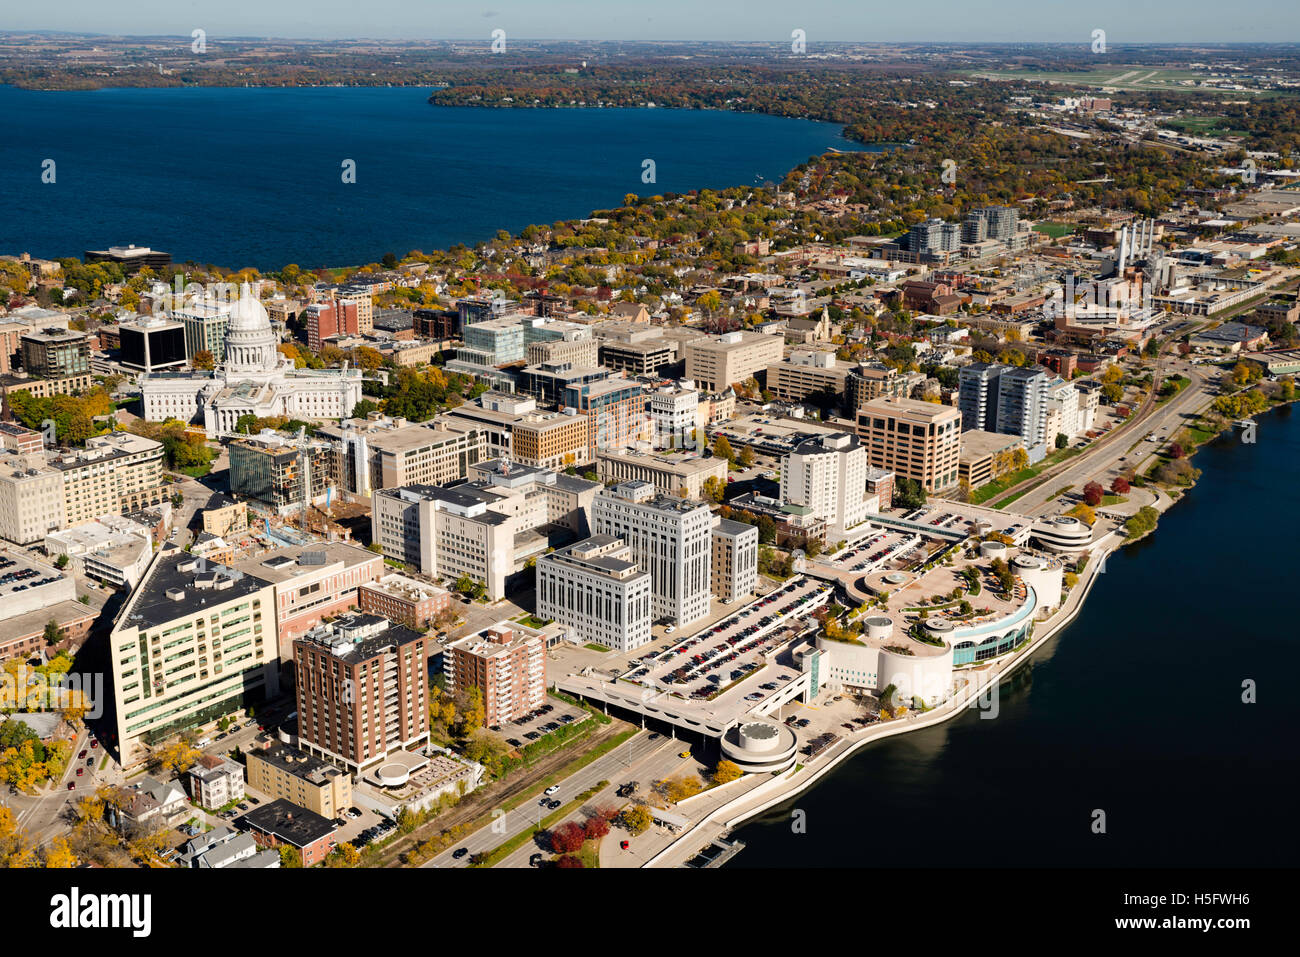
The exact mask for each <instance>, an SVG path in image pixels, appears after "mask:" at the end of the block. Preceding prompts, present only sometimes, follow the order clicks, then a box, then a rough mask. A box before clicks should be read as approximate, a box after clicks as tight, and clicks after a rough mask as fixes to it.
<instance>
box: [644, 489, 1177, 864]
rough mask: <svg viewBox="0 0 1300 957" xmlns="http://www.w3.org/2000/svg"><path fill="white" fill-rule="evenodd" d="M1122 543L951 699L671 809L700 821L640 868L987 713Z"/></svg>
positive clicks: (679, 857) (1115, 536)
mask: <svg viewBox="0 0 1300 957" xmlns="http://www.w3.org/2000/svg"><path fill="white" fill-rule="evenodd" d="M1164 503H1165V504H1164V507H1166V508H1167V507H1168V505H1170V504H1172V500H1170V499H1165V500H1164ZM1123 541H1124V539H1123V535H1122V532H1114V533H1112V534H1110V535H1108V536H1107V537H1106V538H1103V539H1101V540H1100V541H1099V542H1098V543H1097V544H1095V545H1094V546H1093V549H1092V551H1091V552H1090V555H1091V559H1090V560H1089V562H1088V566H1087V568H1085V569H1084V571H1083V573H1082V574H1081V575H1080V576H1079V581H1078V583H1077V584H1076V585H1075V587H1074V588H1073V589H1072V590H1071V591H1070V595H1069V597H1068V598H1067V599H1066V600H1065V602H1064V603H1063V604H1062V605H1061V607H1060V608H1059V609H1058V610H1057V611H1056V612H1055V613H1054V614H1053V615H1052V616H1051V617H1050V618H1047V619H1045V620H1043V621H1041V622H1039V623H1038V625H1037V627H1036V628H1035V631H1034V636H1033V638H1032V639H1030V642H1029V644H1028V645H1026V646H1025V647H1024V648H1022V649H1021V650H1020V651H1019V652H1018V653H1016V654H1015V655H1013V656H1010V657H1008V658H1004V659H1001V660H998V661H994V662H991V663H990V664H988V665H986V666H984V667H981V668H979V669H966V670H963V671H961V672H960V673H959V675H958V680H959V681H961V682H962V683H961V684H960V685H959V686H958V688H957V689H956V691H955V692H954V693H953V695H952V697H950V698H949V699H948V700H947V701H946V702H944V703H943V704H942V705H940V706H938V707H936V708H934V709H932V710H930V711H926V712H912V713H910V714H909V715H908V716H907V717H905V718H901V719H895V720H892V721H888V722H883V723H879V724H873V725H870V726H868V727H867V728H865V729H863V730H861V731H856V732H854V733H852V734H850V735H848V736H846V737H845V738H842V739H841V740H840V741H838V742H836V743H835V745H833V746H832V747H831V748H830V749H829V750H828V751H827V752H826V753H825V754H824V755H822V756H819V757H818V758H817V759H816V760H814V761H813V762H812V763H810V764H807V765H796V766H795V768H794V769H793V770H791V771H787V772H786V773H784V774H781V775H777V776H775V777H772V778H771V779H770V780H768V781H765V782H763V783H762V784H760V785H758V786H756V787H751V788H749V789H747V790H745V791H744V792H743V793H740V794H737V795H735V796H734V797H733V798H732V799H731V800H729V801H727V802H726V803H724V804H716V802H715V801H710V802H707V804H706V803H705V802H702V801H700V799H701V798H704V797H705V795H700V796H699V797H698V798H693V799H688V800H687V801H685V802H683V803H682V804H680V805H678V806H677V807H676V808H675V810H676V811H677V812H678V813H681V814H685V815H688V816H692V817H694V816H696V813H697V811H698V812H699V813H700V815H701V816H700V818H699V820H698V821H696V823H695V824H694V825H693V826H692V827H690V828H688V829H687V830H685V831H684V832H683V833H682V834H681V836H680V837H678V838H677V839H676V840H675V841H673V842H672V844H670V845H669V846H668V847H666V848H664V850H662V851H660V852H659V853H658V854H656V855H655V856H654V857H652V858H650V859H649V860H647V861H646V863H645V864H644V866H645V867H680V866H682V865H683V864H685V862H686V861H688V860H689V859H690V858H691V857H693V856H694V855H695V854H696V853H697V852H698V851H699V850H700V849H701V848H702V847H704V846H705V845H707V844H708V843H709V842H710V841H712V840H714V839H715V838H718V837H721V836H723V835H725V834H726V833H728V832H729V831H731V830H732V829H733V828H735V827H737V826H738V825H740V824H741V823H743V822H744V821H746V820H748V819H749V818H751V817H755V816H756V815H759V814H761V813H763V812H764V811H766V810H768V809H769V808H772V807H776V806H777V805H779V804H781V803H783V802H785V801H788V800H790V799H791V798H793V797H795V796H796V795H797V794H799V793H800V792H802V791H804V790H805V789H807V788H809V787H812V786H813V785H814V784H816V783H817V782H818V781H820V780H821V778H822V777H823V776H824V775H826V774H827V773H828V772H829V771H830V770H831V769H832V768H834V767H836V766H837V765H838V764H839V763H840V762H841V761H844V760H846V759H847V758H849V757H851V756H852V755H854V754H856V753H857V752H858V751H859V750H860V749H861V748H864V747H866V746H867V745H869V744H872V743H874V742H876V741H880V740H883V739H884V738H888V737H892V736H893V735H896V734H906V733H907V732H909V731H917V730H920V729H922V728H929V727H933V726H935V725H938V724H942V723H943V722H945V721H950V720H952V719H953V718H955V717H957V716H958V715H959V714H961V713H962V711H963V710H965V709H966V708H970V707H977V708H981V709H982V710H985V713H989V712H988V711H987V709H988V708H990V707H991V703H990V699H987V698H986V699H985V700H984V701H983V702H981V701H980V700H979V699H980V698H981V697H982V696H984V695H986V694H990V695H991V696H996V694H997V691H996V686H997V685H998V683H999V682H1001V681H1002V679H1004V678H1006V677H1009V676H1010V675H1011V674H1012V673H1014V672H1015V671H1016V670H1017V669H1018V668H1020V667H1021V666H1022V665H1024V664H1026V663H1027V662H1028V661H1029V660H1030V658H1032V656H1033V654H1034V652H1035V651H1037V650H1038V649H1039V648H1040V647H1042V646H1043V644H1045V643H1046V642H1047V641H1049V640H1050V639H1052V638H1053V637H1055V636H1056V635H1057V634H1058V633H1059V632H1060V631H1061V630H1062V629H1063V628H1065V627H1066V626H1067V625H1069V624H1070V622H1072V621H1073V620H1074V619H1075V617H1076V616H1077V615H1078V613H1079V611H1080V609H1082V607H1083V603H1084V601H1085V600H1086V599H1087V597H1088V594H1089V592H1091V590H1092V587H1093V585H1094V584H1095V583H1096V580H1097V578H1098V577H1099V576H1100V575H1102V574H1104V572H1105V567H1106V563H1105V556H1106V555H1107V554H1108V553H1109V552H1111V551H1114V550H1115V549H1117V548H1118V547H1120V545H1121V544H1122V543H1123ZM990 689H992V690H990ZM991 701H993V702H995V701H996V697H992V698H991ZM994 720H995V719H994ZM706 794H707V792H706ZM695 802H700V804H696V805H695V806H694V807H693V806H692V804H693V803H695ZM701 805H703V806H701Z"/></svg>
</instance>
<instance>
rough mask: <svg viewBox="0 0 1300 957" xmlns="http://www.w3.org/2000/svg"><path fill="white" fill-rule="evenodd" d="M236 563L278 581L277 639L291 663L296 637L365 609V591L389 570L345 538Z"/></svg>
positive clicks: (379, 557) (283, 656)
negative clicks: (324, 622)
mask: <svg viewBox="0 0 1300 957" xmlns="http://www.w3.org/2000/svg"><path fill="white" fill-rule="evenodd" d="M234 567H235V569H236V570H237V571H242V572H245V573H247V574H250V575H256V576H257V577H258V578H261V579H263V580H265V581H268V582H270V583H271V584H272V586H273V590H274V592H275V623H276V642H277V647H278V648H279V656H280V661H281V662H282V663H285V664H287V663H288V662H291V661H292V660H293V642H294V639H296V638H300V637H302V636H303V635H305V634H306V633H307V632H309V631H311V630H312V629H313V628H315V627H316V626H317V625H319V624H320V622H321V620H322V619H323V618H327V617H329V616H330V615H338V614H341V613H343V612H346V611H348V610H349V609H355V608H357V607H359V605H360V602H361V597H360V590H361V589H362V588H363V587H365V586H366V585H368V584H369V583H371V582H373V581H375V580H376V579H378V578H380V577H381V576H382V575H383V574H384V571H385V565H384V559H383V556H382V555H376V554H375V553H374V552H372V551H370V549H368V548H361V547H360V546H358V545H349V544H347V543H345V542H321V543H319V544H315V545H311V546H308V547H305V548H304V547H300V546H296V545H292V546H286V547H284V548H275V549H272V550H271V551H269V552H264V553H262V554H261V555H258V556H257V557H255V558H249V559H246V560H244V561H241V562H238V563H237V564H236V565H235V566H234Z"/></svg>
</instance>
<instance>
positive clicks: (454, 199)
mask: <svg viewBox="0 0 1300 957" xmlns="http://www.w3.org/2000/svg"><path fill="white" fill-rule="evenodd" d="M428 94H429V90H428V89H426V88H414V87H409V88H389V87H383V88H367V89H353V88H320V89H266V88H218V89H184V90H166V89H156V90H154V89H108V90H96V91H90V92H68V93H65V92H35V91H27V90H19V89H15V88H7V87H0V116H2V117H4V121H5V136H4V137H3V139H2V140H0V184H3V186H2V189H3V194H2V197H3V214H2V215H0V252H6V253H17V252H23V251H26V252H30V253H31V254H32V255H34V256H41V257H58V256H80V255H81V254H82V252H83V251H84V250H86V249H100V248H104V247H106V246H109V245H117V244H125V243H135V244H136V245H142V246H146V245H147V246H153V247H154V248H157V249H162V250H165V251H167V252H169V253H171V254H172V257H173V259H174V260H176V261H178V262H180V261H187V260H193V261H196V262H210V263H216V264H219V265H224V266H232V267H238V266H256V267H258V268H262V269H278V268H279V267H281V266H283V265H285V264H286V263H290V262H296V263H298V264H299V265H301V266H305V267H313V266H321V265H348V264H359V263H365V262H373V261H376V260H378V259H379V258H380V257H381V256H382V255H383V254H384V253H385V252H394V253H397V254H398V255H401V254H403V253H406V252H407V251H409V250H411V249H426V250H430V249H437V248H446V247H448V246H452V245H454V244H456V243H467V244H470V243H474V242H477V241H481V240H483V239H487V238H490V237H491V236H493V235H494V234H495V233H496V232H497V230H499V229H506V230H509V231H511V232H514V231H517V230H519V229H521V228H523V227H524V226H526V225H528V224H529V223H550V222H554V221H555V220H557V219H564V218H575V217H582V216H586V215H587V214H588V213H589V212H591V211H592V210H593V209H603V208H609V207H611V206H615V205H617V204H619V203H620V202H621V201H622V199H623V197H624V195H626V194H627V193H636V194H638V195H643V196H644V195H654V194H656V193H665V192H678V193H681V192H686V191H689V190H691V189H700V188H705V187H713V188H723V187H728V186H737V185H746V184H758V183H762V182H764V181H766V180H770V181H773V182H779V181H780V179H781V177H782V176H783V175H784V174H785V173H786V172H787V171H788V170H789V169H790V168H791V167H793V166H795V165H797V164H798V163H800V162H803V161H804V160H806V159H808V158H809V157H810V156H814V155H817V154H820V153H823V152H825V151H826V150H827V149H830V148H832V147H833V148H837V149H855V148H861V147H860V145H857V144H853V143H851V142H849V141H847V140H845V139H844V138H843V137H842V136H841V134H840V128H839V127H838V126H837V125H835V124H830V123H818V122H812V121H808V120H794V119H785V118H781V117H771V116H760V115H754V114H740V113H728V112H721V111H699V110H660V109H640V110H638V109H609V110H602V109H564V110H528V109H478V108H457V107H434V106H430V105H429V104H428V102H427V97H428ZM46 159H53V160H54V161H55V164H56V166H55V177H56V181H55V182H54V183H53V184H47V183H43V182H42V181H41V173H42V163H43V161H44V160H46ZM347 159H350V160H354V161H355V163H356V182H355V183H350V184H349V183H344V182H343V177H342V173H343V169H342V163H343V161H344V160H347ZM646 159H652V160H654V162H655V176H656V181H655V183H653V184H646V183H643V182H642V173H643V161H644V160H646Z"/></svg>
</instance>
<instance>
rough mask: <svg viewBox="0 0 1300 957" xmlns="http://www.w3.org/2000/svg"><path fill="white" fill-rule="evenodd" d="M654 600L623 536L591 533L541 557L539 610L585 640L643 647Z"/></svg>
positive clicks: (646, 576) (647, 575) (647, 579)
mask: <svg viewBox="0 0 1300 957" xmlns="http://www.w3.org/2000/svg"><path fill="white" fill-rule="evenodd" d="M755 532H757V529H755ZM651 605H652V600H651V583H650V573H649V572H647V571H643V570H642V568H641V566H640V565H638V564H637V563H636V562H635V561H634V560H633V558H632V550H631V549H630V548H628V547H627V545H626V544H624V543H623V541H622V540H621V539H617V538H612V537H610V536H609V535H593V536H591V537H590V538H587V539H584V540H583V541H581V542H578V543H577V544H574V545H569V546H568V547H566V548H561V549H559V550H558V551H554V552H551V553H550V554H548V555H543V556H542V557H541V558H539V559H538V560H537V614H538V615H539V616H540V617H542V618H548V619H551V620H552V621H558V622H560V623H561V624H562V625H564V626H565V627H566V628H568V630H569V635H570V637H576V638H577V639H578V640H579V641H580V642H581V643H583V644H586V643H587V642H595V643H596V644H601V645H605V646H606V647H608V648H616V649H618V650H619V651H624V652H627V651H632V650H633V649H635V648H639V647H641V646H642V645H644V644H645V643H646V642H648V641H649V640H650V622H651V619H652V617H653V611H652V607H651Z"/></svg>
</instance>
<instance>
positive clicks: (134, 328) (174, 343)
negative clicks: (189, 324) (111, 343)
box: [118, 316, 188, 372]
mask: <svg viewBox="0 0 1300 957" xmlns="http://www.w3.org/2000/svg"><path fill="white" fill-rule="evenodd" d="M118 340H119V343H120V345H119V361H121V363H122V365H124V366H125V367H126V368H128V369H135V370H136V371H138V372H162V371H164V370H166V369H179V368H181V367H182V366H184V365H185V363H186V361H187V359H188V357H187V356H186V354H185V326H184V324H183V323H180V322H175V321H172V320H169V319H164V318H161V317H157V316H152V317H151V316H141V317H139V318H138V319H136V320H135V321H133V322H124V323H122V324H121V325H120V326H118Z"/></svg>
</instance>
